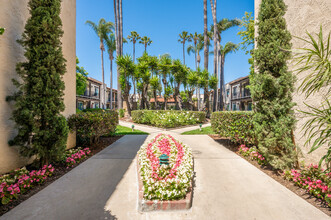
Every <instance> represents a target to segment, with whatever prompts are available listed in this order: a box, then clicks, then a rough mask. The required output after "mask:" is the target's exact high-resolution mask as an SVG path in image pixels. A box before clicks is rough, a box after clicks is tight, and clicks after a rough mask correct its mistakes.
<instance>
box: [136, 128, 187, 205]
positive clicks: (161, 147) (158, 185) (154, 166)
mask: <svg viewBox="0 0 331 220" xmlns="http://www.w3.org/2000/svg"><path fill="white" fill-rule="evenodd" d="M163 154H166V155H167V156H168V157H169V161H168V162H169V164H168V165H166V164H162V165H160V161H159V157H160V156H161V155H163ZM138 160H139V165H140V169H139V172H140V175H141V179H142V182H143V189H144V198H145V199H149V200H178V199H182V198H185V196H186V194H187V193H188V192H189V191H190V189H191V181H192V178H193V156H192V150H191V148H189V147H188V146H186V145H184V144H182V143H180V142H179V141H177V140H175V139H174V138H173V137H172V136H170V135H165V134H159V135H157V136H156V137H155V138H154V139H153V140H151V141H150V142H148V143H147V144H144V145H143V146H142V147H141V148H140V150H139V152H138Z"/></svg>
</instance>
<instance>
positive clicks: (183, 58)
mask: <svg viewBox="0 0 331 220" xmlns="http://www.w3.org/2000/svg"><path fill="white" fill-rule="evenodd" d="M183 61H184V65H185V43H183Z"/></svg>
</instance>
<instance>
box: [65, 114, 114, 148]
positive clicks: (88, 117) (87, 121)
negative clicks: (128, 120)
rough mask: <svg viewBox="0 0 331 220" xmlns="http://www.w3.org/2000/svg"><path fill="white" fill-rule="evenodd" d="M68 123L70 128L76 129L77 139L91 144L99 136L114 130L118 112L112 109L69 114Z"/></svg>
mask: <svg viewBox="0 0 331 220" xmlns="http://www.w3.org/2000/svg"><path fill="white" fill-rule="evenodd" d="M68 124H69V127H70V129H71V130H74V131H76V133H77V139H78V141H81V142H82V143H83V144H90V145H92V144H93V143H96V142H97V141H98V140H99V138H100V136H103V135H107V134H109V133H114V132H115V129H116V126H117V125H118V113H117V111H113V110H98V111H92V112H81V113H77V114H74V115H71V116H70V117H69V118H68Z"/></svg>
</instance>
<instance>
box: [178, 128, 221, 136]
mask: <svg viewBox="0 0 331 220" xmlns="http://www.w3.org/2000/svg"><path fill="white" fill-rule="evenodd" d="M181 134H183V135H195V134H216V133H215V132H214V131H213V130H212V129H211V126H208V127H204V128H201V131H200V129H199V128H198V129H194V130H191V131H185V132H183V133H181Z"/></svg>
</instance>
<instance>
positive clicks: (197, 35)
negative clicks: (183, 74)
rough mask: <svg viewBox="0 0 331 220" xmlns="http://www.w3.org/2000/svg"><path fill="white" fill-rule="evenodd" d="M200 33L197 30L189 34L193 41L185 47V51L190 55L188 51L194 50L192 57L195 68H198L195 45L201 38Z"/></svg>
mask: <svg viewBox="0 0 331 220" xmlns="http://www.w3.org/2000/svg"><path fill="white" fill-rule="evenodd" d="M201 36H202V35H201V34H198V33H197V32H195V33H194V34H192V33H191V34H190V36H189V37H190V40H191V41H193V45H194V46H193V45H190V46H189V47H188V48H187V53H188V54H189V55H190V52H194V59H195V69H197V68H198V66H197V52H198V51H197V45H198V43H199V41H200V38H201Z"/></svg>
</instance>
